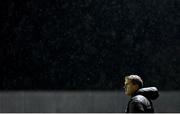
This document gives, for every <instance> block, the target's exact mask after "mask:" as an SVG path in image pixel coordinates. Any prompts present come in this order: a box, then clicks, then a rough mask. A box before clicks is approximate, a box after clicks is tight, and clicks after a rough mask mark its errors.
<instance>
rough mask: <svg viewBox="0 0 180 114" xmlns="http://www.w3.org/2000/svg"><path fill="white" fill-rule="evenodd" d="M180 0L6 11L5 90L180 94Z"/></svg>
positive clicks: (19, 4) (106, 0)
mask: <svg viewBox="0 0 180 114" xmlns="http://www.w3.org/2000/svg"><path fill="white" fill-rule="evenodd" d="M178 4H179V0H158V1H157V0H136V1H132V0H56V1H50V0H38V1H37V0H29V1H20V0H16V1H10V0H6V1H5V2H4V3H1V11H2V12H1V25H2V27H1V31H0V38H1V44H2V45H0V55H1V58H0V63H1V68H2V72H1V77H2V78H1V80H2V83H0V89H1V90H119V89H121V88H122V86H123V77H124V76H125V75H129V74H138V75H140V76H142V78H143V79H144V80H145V85H148V86H151V85H152V86H157V87H158V88H159V89H161V90H175V89H176V90H177V89H178V90H179V89H180V86H179V84H178V83H179V82H180V77H179V75H180V72H179V71H180V69H179V68H180V62H179V58H180V54H179V52H180V45H179V44H180V42H179V37H178V36H179V29H178V25H179V24H180V18H179V15H178V13H179V7H178V6H179V5H178Z"/></svg>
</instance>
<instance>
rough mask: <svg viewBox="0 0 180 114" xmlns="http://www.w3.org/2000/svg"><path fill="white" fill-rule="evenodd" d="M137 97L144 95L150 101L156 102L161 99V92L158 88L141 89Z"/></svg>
mask: <svg viewBox="0 0 180 114" xmlns="http://www.w3.org/2000/svg"><path fill="white" fill-rule="evenodd" d="M135 95H143V96H145V97H146V98H148V99H151V100H155V99H157V98H158V97H159V92H158V89H157V88H156V87H146V88H141V89H139V90H138V91H137V92H136V93H135Z"/></svg>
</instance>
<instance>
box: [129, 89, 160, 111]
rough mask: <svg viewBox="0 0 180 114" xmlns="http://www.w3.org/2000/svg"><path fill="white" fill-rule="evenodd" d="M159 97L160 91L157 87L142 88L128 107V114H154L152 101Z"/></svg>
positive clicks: (133, 96)
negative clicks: (140, 113)
mask: <svg viewBox="0 0 180 114" xmlns="http://www.w3.org/2000/svg"><path fill="white" fill-rule="evenodd" d="M158 97H159V93H158V89H157V88H156V87H147V88H141V89H139V90H138V91H137V92H135V94H134V95H132V97H131V99H130V101H129V102H128V106H127V108H126V112H127V113H133V112H134V113H139V112H142V113H146V112H147V113H153V112H154V107H153V104H152V102H151V100H155V99H157V98H158Z"/></svg>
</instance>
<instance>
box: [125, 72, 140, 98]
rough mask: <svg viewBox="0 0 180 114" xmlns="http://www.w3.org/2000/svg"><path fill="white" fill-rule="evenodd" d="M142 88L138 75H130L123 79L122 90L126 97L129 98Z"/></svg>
mask: <svg viewBox="0 0 180 114" xmlns="http://www.w3.org/2000/svg"><path fill="white" fill-rule="evenodd" d="M142 87H143V81H142V79H141V77H139V76H138V75H130V76H126V77H125V83H124V88H125V94H126V95H128V96H131V95H133V94H134V93H135V92H136V91H137V90H138V89H140V88H142Z"/></svg>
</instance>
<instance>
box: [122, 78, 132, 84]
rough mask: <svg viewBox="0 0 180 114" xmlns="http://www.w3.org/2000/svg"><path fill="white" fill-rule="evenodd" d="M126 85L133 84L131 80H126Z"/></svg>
mask: <svg viewBox="0 0 180 114" xmlns="http://www.w3.org/2000/svg"><path fill="white" fill-rule="evenodd" d="M124 83H125V84H129V83H132V82H131V80H129V79H125V82H124Z"/></svg>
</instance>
